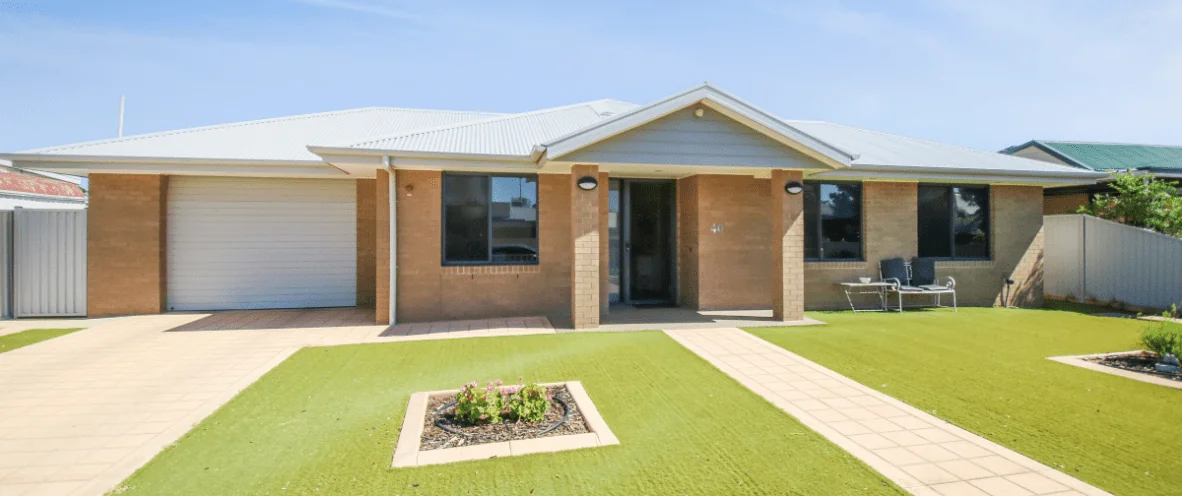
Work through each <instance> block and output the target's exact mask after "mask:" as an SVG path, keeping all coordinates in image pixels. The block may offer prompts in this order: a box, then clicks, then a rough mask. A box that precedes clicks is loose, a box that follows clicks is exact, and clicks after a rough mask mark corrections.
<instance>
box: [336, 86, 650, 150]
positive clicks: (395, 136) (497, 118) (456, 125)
mask: <svg viewBox="0 0 1182 496" xmlns="http://www.w3.org/2000/svg"><path fill="white" fill-rule="evenodd" d="M608 100H610V99H608V98H604V99H600V100H590V101H586V102H580V103H572V104H570V105H562V106H558V107H548V108H544V109H537V110H530V111H527V112H518V113H515V114H502V115H498V116H495V117H490V118H488V119H476V120H472V121H467V122H459V123H453V124H444V125H440V126H435V127H430V128H425V129H416V130H414V131H409V132H405V133H401V134H392V135H387V136H381V137H377V138H370V139H366V140H365V141H358V142H354V143H351V144H348V145H346V146H347V147H349V148H357V147H362V146H366V145H371V144H374V143H377V142H379V141H387V140H393V139H398V138H406V137H410V136H418V135H420V134H427V133H434V132H438V131H445V130H449V129H463V128H466V127H472V126H476V125H481V124H487V123H490V122H497V121H503V120H509V119H513V118H518V117H525V116H530V115H540V114H548V113H551V112H557V111H560V110H568V109H572V108H576V107H588V108H590V107H591V104H592V103H595V102H602V101H608ZM617 101H618V100H617ZM621 103H627V102H621ZM591 111H592V112H596V111H595V109H594V108H591ZM596 113H597V114H598V113H599V112H596ZM613 117H614V116H613Z"/></svg>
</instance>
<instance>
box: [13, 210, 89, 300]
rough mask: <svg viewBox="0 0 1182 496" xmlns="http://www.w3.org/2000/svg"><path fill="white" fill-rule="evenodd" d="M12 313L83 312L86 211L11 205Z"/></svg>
mask: <svg viewBox="0 0 1182 496" xmlns="http://www.w3.org/2000/svg"><path fill="white" fill-rule="evenodd" d="M15 220H16V223H15V229H14V230H13V237H14V243H13V247H14V249H13V255H14V260H13V269H14V270H13V272H14V278H13V313H14V315H15V316H16V317H63V316H83V315H86V211H85V210H28V209H17V210H16V211H15Z"/></svg>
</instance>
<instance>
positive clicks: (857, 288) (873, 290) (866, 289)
mask: <svg viewBox="0 0 1182 496" xmlns="http://www.w3.org/2000/svg"><path fill="white" fill-rule="evenodd" d="M840 284H841V290H842V291H843V292H845V300H846V301H848V302H850V310H853V311H854V312H855V313H856V312H885V311H886V310H887V291H888V290H889V289H890V288H893V287H895V285H894V284H893V283H889V282H843V283H840ZM853 295H876V296H878V303H879V306H878V308H858V307H857V306H856V305H854V298H853Z"/></svg>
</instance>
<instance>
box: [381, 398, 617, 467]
mask: <svg viewBox="0 0 1182 496" xmlns="http://www.w3.org/2000/svg"><path fill="white" fill-rule="evenodd" d="M555 398H557V399H558V400H561V401H554V399H555ZM541 400H545V401H541ZM452 402H455V403H456V404H455V405H450V403H452ZM543 405H545V406H544V407H543ZM437 412H439V415H438V424H437V423H436V417H437V415H436V413H437ZM563 418H565V419H566V420H565V421H564V422H562V421H561V420H562V419H563ZM551 427H554V428H553V429H550V428H551ZM612 444H620V441H619V439H617V438H616V436H615V434H613V433H612V431H611V429H610V428H609V427H608V426H607V423H605V422H604V420H603V417H601V416H600V415H599V411H598V410H597V409H596V408H595V404H594V403H592V402H591V398H590V397H589V396H587V392H586V391H585V390H584V389H583V385H582V384H580V383H579V382H578V381H570V382H563V383H553V384H541V385H529V386H502V385H501V384H500V383H499V382H497V383H492V384H490V385H489V386H488V387H484V388H480V387H478V386H477V385H475V384H468V385H466V386H465V387H464V388H463V389H458V390H453V391H430V392H420V393H414V394H412V395H411V397H410V401H409V403H408V405H407V409H406V417H405V418H404V419H403V421H402V431H401V433H400V434H399V436H398V446H397V448H396V449H395V451H394V461H393V466H394V467H395V468H398V467H417V466H423V465H433V464H439V463H452V462H459V461H467V460H481V459H486V458H497V457H506V456H518V455H526V454H530V453H546V452H554V451H564V450H572V449H580V448H594V447H598V446H607V445H612Z"/></svg>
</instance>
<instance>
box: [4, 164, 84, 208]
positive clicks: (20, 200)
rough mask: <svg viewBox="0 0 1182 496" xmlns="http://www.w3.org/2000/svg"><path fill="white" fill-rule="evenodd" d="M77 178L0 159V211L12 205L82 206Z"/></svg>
mask: <svg viewBox="0 0 1182 496" xmlns="http://www.w3.org/2000/svg"><path fill="white" fill-rule="evenodd" d="M80 182H81V181H80V179H78V178H73V177H70V176H63V175H61V174H52V173H45V172H38V171H30V170H22V169H17V168H14V167H13V166H12V164H11V163H10V162H7V161H3V160H0V211H3V210H12V209H14V208H29V209H45V210H78V209H84V208H86V192H85V191H83V190H82V188H81V186H79V184H80Z"/></svg>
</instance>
